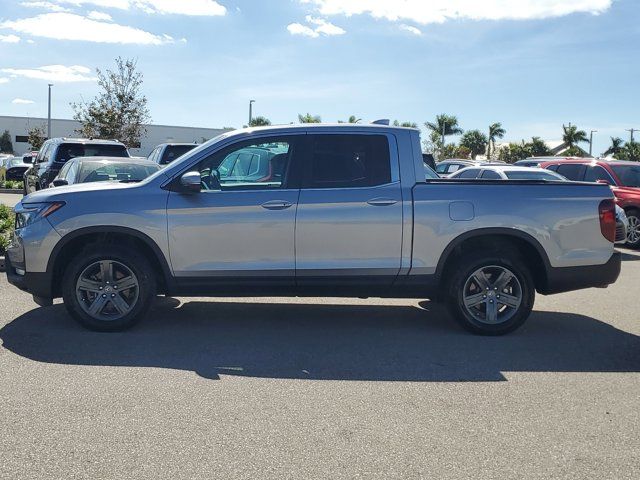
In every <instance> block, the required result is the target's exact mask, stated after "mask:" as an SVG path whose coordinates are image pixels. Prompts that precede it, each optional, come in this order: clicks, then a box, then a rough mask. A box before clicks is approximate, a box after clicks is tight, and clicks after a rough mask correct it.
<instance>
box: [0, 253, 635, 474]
mask: <svg viewBox="0 0 640 480" xmlns="http://www.w3.org/2000/svg"><path fill="white" fill-rule="evenodd" d="M639 260H640V255H639V254H637V253H632V252H627V253H625V262H624V265H623V272H622V276H621V278H620V280H619V282H618V283H617V284H616V285H614V286H612V287H610V288H609V289H606V290H599V289H592V290H585V291H581V292H573V293H568V294H562V295H557V296H551V297H541V296H539V297H538V299H537V303H536V307H535V313H534V314H533V316H532V318H531V319H530V321H529V323H528V324H527V325H526V326H525V327H524V328H522V329H521V330H519V331H517V332H516V333H514V334H511V335H510V336H506V337H501V338H483V337H476V336H472V335H470V334H467V333H466V332H464V331H462V330H461V329H460V328H458V327H457V326H456V325H455V324H454V323H452V322H451V321H450V319H449V318H448V315H447V314H446V313H445V312H444V310H443V309H442V308H440V307H439V306H437V305H431V304H429V303H428V302H423V303H419V302H418V301H406V300H401V301H389V300H378V299H371V300H351V299H263V298H246V299H199V298H192V299H171V298H166V299H161V300H159V301H158V303H157V305H156V306H155V308H154V310H153V311H152V313H151V314H150V315H149V318H148V319H147V320H146V321H145V322H144V323H142V324H140V325H139V326H138V327H136V328H135V329H134V330H132V331H129V332H126V333H118V334H100V333H93V332H89V331H85V330H83V329H81V328H80V327H79V326H77V325H76V324H75V323H74V322H73V321H72V320H71V319H70V318H69V317H68V316H67V315H66V313H65V310H64V308H63V306H62V305H60V304H56V305H54V306H52V307H49V308H36V305H35V304H33V303H32V302H31V299H30V297H29V296H28V295H27V294H24V293H22V292H19V291H18V290H16V289H14V288H13V287H11V286H10V285H8V284H7V282H6V279H5V278H4V275H3V276H2V278H0V295H1V298H2V310H1V313H0V343H1V347H0V386H1V387H0V432H1V434H0V457H1V458H0V464H1V465H2V468H1V469H0V476H1V477H2V478H11V479H14V478H20V479H27V478H224V479H231V478H261V479H265V478H305V479H306V478H332V479H334V478H496V479H498V478H499V479H504V478H523V477H526V478H580V479H584V478H593V479H602V478H616V479H618V478H629V479H636V478H640V414H639V412H638V410H639V408H640V336H639V335H640V317H639V316H638V313H637V302H636V298H635V295H636V294H637V291H638V284H639V282H640V261H639Z"/></svg>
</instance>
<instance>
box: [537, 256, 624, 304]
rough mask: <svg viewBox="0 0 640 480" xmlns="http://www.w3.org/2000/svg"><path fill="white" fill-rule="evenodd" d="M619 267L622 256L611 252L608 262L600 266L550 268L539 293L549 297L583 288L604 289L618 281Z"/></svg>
mask: <svg viewBox="0 0 640 480" xmlns="http://www.w3.org/2000/svg"><path fill="white" fill-rule="evenodd" d="M621 265H622V255H621V254H620V252H613V254H612V255H611V258H610V259H609V261H608V262H607V263H604V264H602V265H588V266H584V267H562V268H553V267H551V268H549V269H548V270H547V282H546V285H545V287H544V288H541V289H539V291H540V293H542V294H544V295H549V294H552V293H562V292H570V291H572V290H580V289H583V288H591V287H597V288H604V287H606V286H608V285H611V284H612V283H614V282H615V281H616V280H617V279H618V276H619V275H620V268H621Z"/></svg>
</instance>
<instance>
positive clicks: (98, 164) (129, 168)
mask: <svg viewBox="0 0 640 480" xmlns="http://www.w3.org/2000/svg"><path fill="white" fill-rule="evenodd" d="M158 170H160V165H158V164H157V163H153V162H151V161H149V160H147V159H146V158H144V159H134V158H125V157H77V158H74V159H72V160H69V161H68V162H67V163H65V164H64V166H63V167H62V169H61V170H60V173H58V176H57V177H56V178H55V179H54V180H53V182H51V184H50V187H63V186H66V185H73V184H76V183H89V182H105V181H110V180H111V181H118V182H140V181H142V180H144V179H145V178H147V177H148V176H149V175H151V174H152V173H155V172H157V171H158Z"/></svg>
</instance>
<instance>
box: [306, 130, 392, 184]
mask: <svg viewBox="0 0 640 480" xmlns="http://www.w3.org/2000/svg"><path fill="white" fill-rule="evenodd" d="M307 138H308V144H307V145H308V161H307V162H305V163H306V169H305V170H306V171H305V175H304V187H306V188H354V187H373V186H379V185H385V184H389V183H392V181H396V180H397V175H394V174H393V169H392V163H391V151H390V146H389V140H388V138H387V136H386V135H363V134H349V135H346V134H310V135H308V137H307ZM396 168H397V165H396Z"/></svg>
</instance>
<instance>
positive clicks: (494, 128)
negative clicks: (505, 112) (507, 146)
mask: <svg viewBox="0 0 640 480" xmlns="http://www.w3.org/2000/svg"><path fill="white" fill-rule="evenodd" d="M505 133H507V131H506V130H505V129H504V128H502V124H501V123H500V122H496V123H492V124H491V125H489V146H488V147H487V158H489V157H491V150H492V149H493V151H494V152H495V150H496V139H497V138H503V137H504V135H505Z"/></svg>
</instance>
